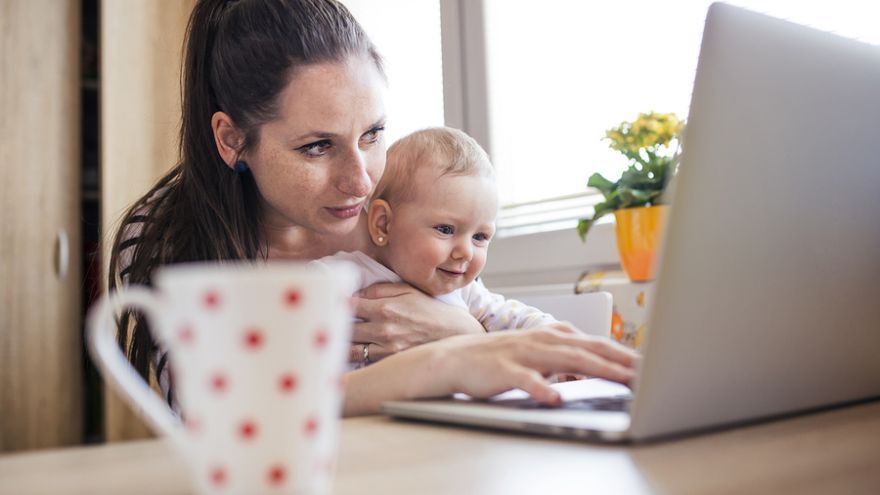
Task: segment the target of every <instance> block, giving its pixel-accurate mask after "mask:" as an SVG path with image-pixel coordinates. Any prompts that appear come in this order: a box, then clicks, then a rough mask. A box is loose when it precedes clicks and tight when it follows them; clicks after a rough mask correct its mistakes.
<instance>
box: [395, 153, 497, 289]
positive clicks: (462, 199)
mask: <svg viewBox="0 0 880 495" xmlns="http://www.w3.org/2000/svg"><path fill="white" fill-rule="evenodd" d="M414 180H416V181H417V188H416V197H415V198H414V199H413V200H411V201H408V202H404V203H400V204H398V205H396V206H395V207H394V209H393V213H392V218H391V222H390V225H389V227H388V244H387V245H386V246H385V247H384V249H383V253H382V257H383V261H384V262H385V263H386V265H388V267H389V268H391V269H392V270H394V272H395V273H397V274H398V275H400V277H401V278H403V280H405V281H406V282H408V283H409V284H411V285H413V286H414V287H416V288H418V289H420V290H422V291H424V292H425V293H427V294H429V295H431V296H438V295H441V294H446V293H449V292H452V291H453V290H455V289H458V288H461V287H464V286H466V285H467V284H469V283H471V282H473V281H474V279H475V278H476V277H477V275H479V274H480V272H481V271H482V270H483V267H484V266H485V265H486V252H487V250H488V248H489V241H490V240H491V239H492V236H493V235H495V217H496V216H497V214H498V192H497V188H496V185H495V181H494V179H492V178H486V177H475V176H444V177H440V178H436V177H435V174H433V173H432V172H431V171H430V170H423V171H420V172H419V173H417V174H416V177H415V178H414Z"/></svg>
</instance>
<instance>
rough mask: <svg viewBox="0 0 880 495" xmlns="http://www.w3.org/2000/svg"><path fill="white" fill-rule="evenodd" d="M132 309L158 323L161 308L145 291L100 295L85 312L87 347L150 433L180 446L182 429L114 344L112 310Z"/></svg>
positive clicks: (143, 288)
mask: <svg viewBox="0 0 880 495" xmlns="http://www.w3.org/2000/svg"><path fill="white" fill-rule="evenodd" d="M122 307H132V308H137V309H140V310H142V311H143V312H144V314H145V315H146V317H147V319H148V320H150V322H151V323H153V324H154V325H155V324H158V323H159V317H158V316H159V315H160V314H161V306H160V303H159V300H158V299H157V297H156V296H155V295H154V294H153V293H152V292H151V291H150V290H148V289H147V288H145V287H139V286H131V287H127V288H126V289H125V290H122V291H114V292H111V293H107V294H104V295H102V296H101V298H100V299H99V300H98V302H97V303H95V305H94V306H93V307H92V309H91V310H90V311H89V315H88V318H87V320H86V324H87V329H88V338H87V341H88V347H89V354H90V355H91V356H92V360H93V361H94V362H95V364H96V365H97V366H98V369H100V370H101V375H102V376H103V377H104V380H105V381H107V382H108V383H109V384H110V385H111V386H112V387H113V389H114V390H115V391H116V392H117V393H118V394H120V395H121V396H122V398H123V399H125V400H126V401H127V402H128V403H129V405H130V406H131V407H132V409H133V410H134V412H135V413H136V414H137V415H138V416H140V418H141V419H143V420H144V421H146V423H147V424H148V425H149V426H150V427H152V429H153V430H154V431H157V432H159V433H161V434H164V435H166V436H168V437H171V439H172V440H173V441H175V442H176V443H182V440H183V438H182V432H183V428H182V425H181V423H180V419H178V418H177V417H176V416H175V415H174V414H173V413H172V412H171V408H170V407H168V405H167V404H166V403H165V402H164V401H163V400H162V399H160V398H159V396H158V395H157V394H156V392H154V391H153V389H152V388H151V387H150V385H149V384H148V383H147V382H146V381H144V379H143V378H141V376H140V374H138V372H137V371H136V370H135V369H134V367H133V366H132V365H131V363H129V362H128V359H126V357H125V355H124V354H123V353H122V350H121V349H120V348H119V345H118V344H117V341H116V336H117V331H118V330H117V326H116V321H115V315H116V313H115V311H114V308H122Z"/></svg>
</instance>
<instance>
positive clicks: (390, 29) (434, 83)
mask: <svg viewBox="0 0 880 495" xmlns="http://www.w3.org/2000/svg"><path fill="white" fill-rule="evenodd" d="M343 3H344V4H345V6H346V7H348V9H349V10H350V11H351V13H352V14H353V15H354V17H355V18H356V19H357V20H358V22H360V23H361V25H362V26H363V27H364V30H365V31H366V32H367V34H368V35H369V36H370V39H372V40H373V43H374V44H375V45H376V47H377V48H378V50H379V53H380V54H381V55H382V57H383V58H384V59H385V71H386V73H387V74H388V86H389V87H388V95H387V100H386V109H387V111H388V124H387V126H386V133H385V141H386V143H388V144H389V145H390V144H391V143H392V142H394V141H395V140H397V139H398V138H400V137H402V136H404V135H406V134H409V133H410V132H412V131H415V130H417V129H421V128H423V127H430V126H439V125H443V65H442V61H441V50H440V3H439V1H438V0H381V1H377V0H343Z"/></svg>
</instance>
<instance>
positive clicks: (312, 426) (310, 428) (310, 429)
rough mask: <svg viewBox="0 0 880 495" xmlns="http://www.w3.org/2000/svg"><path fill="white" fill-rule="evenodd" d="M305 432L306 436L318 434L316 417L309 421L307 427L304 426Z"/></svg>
mask: <svg viewBox="0 0 880 495" xmlns="http://www.w3.org/2000/svg"><path fill="white" fill-rule="evenodd" d="M303 431H304V432H305V434H306V436H309V437H310V436H313V435H314V434H315V433H317V432H318V420H317V419H315V418H314V417H311V418H309V419H307V420H306V423H305V425H303Z"/></svg>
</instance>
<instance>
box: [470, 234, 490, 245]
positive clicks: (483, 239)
mask: <svg viewBox="0 0 880 495" xmlns="http://www.w3.org/2000/svg"><path fill="white" fill-rule="evenodd" d="M491 238H492V236H490V235H489V234H486V233H483V232H477V233H476V234H474V240H475V241H477V242H480V243H483V242H489V239H491Z"/></svg>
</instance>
